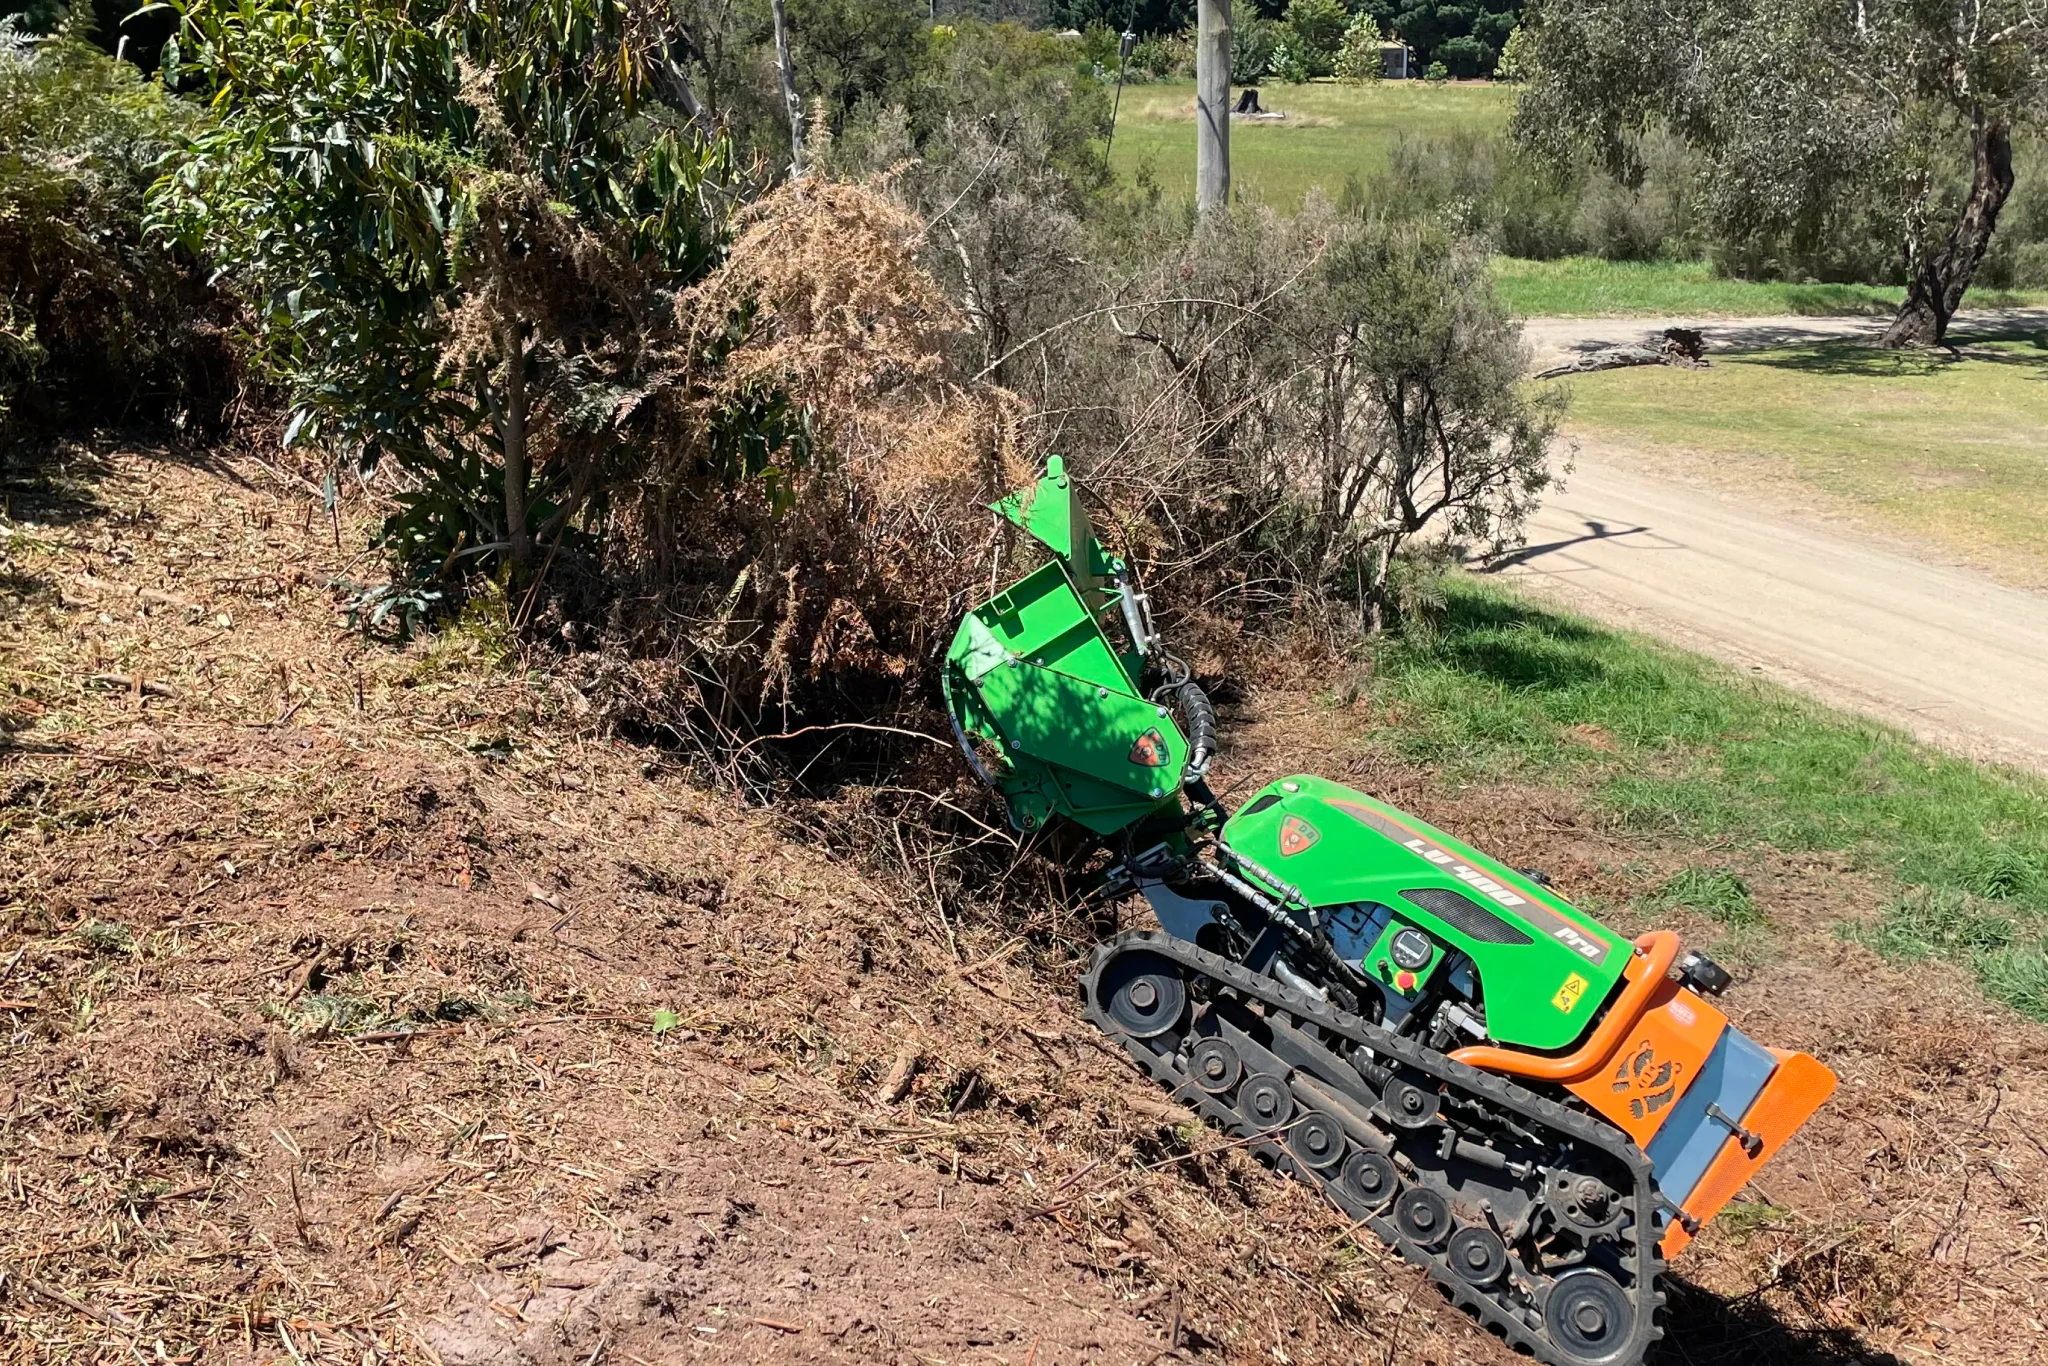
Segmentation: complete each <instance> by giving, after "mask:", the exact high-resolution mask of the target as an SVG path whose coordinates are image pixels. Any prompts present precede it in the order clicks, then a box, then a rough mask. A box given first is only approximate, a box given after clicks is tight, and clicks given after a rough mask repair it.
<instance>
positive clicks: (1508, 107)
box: [1110, 81, 1515, 212]
mask: <svg viewBox="0 0 2048 1366" xmlns="http://www.w3.org/2000/svg"><path fill="white" fill-rule="evenodd" d="M1234 95H1235V91H1234V90H1233V97H1234ZM1259 99H1260V102H1261V103H1262V104H1263V105H1264V107H1265V108H1267V109H1269V110H1278V111H1284V112H1285V113H1286V114H1287V118H1286V119H1284V120H1280V121H1276V122H1272V123H1250V122H1246V121H1245V120H1243V119H1234V120H1232V121H1231V125H1230V174H1231V188H1232V191H1233V193H1234V194H1235V195H1236V196H1237V197H1239V198H1241V199H1258V200H1263V201H1264V202H1265V203H1268V204H1271V205H1272V206H1273V207H1275V208H1277V209H1281V210H1283V211H1286V212H1292V211H1293V210H1294V208H1295V207H1296V206H1297V205H1299V204H1300V203H1301V197H1302V196H1303V195H1304V194H1306V193H1307V192H1308V189H1309V187H1310V186H1312V185H1320V186H1322V187H1323V189H1324V190H1325V191H1326V192H1328V194H1329V195H1330V196H1331V197H1332V198H1333V199H1334V198H1336V197H1337V196H1338V195H1339V194H1341V193H1342V192H1343V189H1344V181H1345V178H1346V177H1347V176H1352V175H1356V176H1357V177H1358V178H1359V179H1360V180H1361V181H1362V180H1364V179H1365V178H1366V177H1367V176H1369V175H1371V174H1372V173H1373V172H1374V171H1377V170H1379V169H1380V168H1381V167H1382V166H1384V165H1386V162H1387V150H1388V149H1389V148H1390V147H1392V146H1393V145H1394V143H1395V141H1396V140H1398V139H1399V138H1400V136H1401V134H1403V133H1409V132H1415V133H1448V132H1451V131H1452V130H1454V129H1458V128H1472V129H1477V130H1479V131H1481V132H1492V131H1496V130H1499V129H1504V128H1506V127H1507V123H1508V115H1509V114H1510V113H1511V112H1513V109H1514V102H1515V94H1514V90H1513V88H1512V87H1510V86H1504V85H1489V84H1487V83H1485V82H1479V81H1474V82H1462V83H1461V82H1451V83H1446V84H1442V85H1432V84H1430V83H1429V82H1427V81H1382V82H1380V83H1378V84H1376V85H1340V84H1336V83H1334V82H1318V83H1316V84H1313V85H1278V84H1274V85H1262V86H1260V87H1259ZM1110 166H1111V167H1112V169H1114V170H1115V171H1116V172H1117V173H1118V174H1120V175H1122V176H1125V177H1127V178H1128V177H1134V176H1136V175H1138V174H1139V173H1140V171H1141V169H1144V168H1149V170H1150V174H1151V175H1152V177H1153V178H1154V179H1155V180H1156V181H1157V183H1158V184H1159V186H1160V188H1161V189H1162V190H1164V191H1165V192H1166V194H1168V195H1169V196H1174V197H1179V198H1193V196H1194V193H1195V84H1194V82H1193V81H1166V82H1161V83H1160V84H1157V85H1135V86H1126V87H1125V88H1124V93H1123V108H1122V110H1121V112H1120V114H1119V115H1118V118H1117V125H1116V139H1115V141H1114V143H1113V144H1112V145H1111V148H1110Z"/></svg>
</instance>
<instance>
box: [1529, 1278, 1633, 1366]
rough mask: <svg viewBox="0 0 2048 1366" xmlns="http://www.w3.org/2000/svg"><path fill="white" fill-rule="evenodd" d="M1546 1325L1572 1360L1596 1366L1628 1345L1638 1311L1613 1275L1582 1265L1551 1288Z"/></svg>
mask: <svg viewBox="0 0 2048 1366" xmlns="http://www.w3.org/2000/svg"><path fill="white" fill-rule="evenodd" d="M1543 1326H1544V1327H1545V1328H1547V1329H1549V1330H1550V1336H1551V1339H1552V1341H1554V1342H1556V1343H1557V1345H1558V1346H1559V1347H1560V1348H1562V1349H1563V1350H1564V1351H1565V1353H1567V1354H1568V1355H1569V1356H1571V1357H1572V1358H1573V1360H1575V1361H1582V1362H1585V1363H1587V1366H1597V1364H1598V1363H1600V1362H1602V1361H1606V1360H1607V1359H1609V1358H1610V1357H1612V1356H1614V1355H1615V1354H1616V1353H1618V1352H1620V1351H1622V1350H1623V1349H1624V1348H1625V1347H1626V1346H1627V1345H1628V1341H1629V1337H1630V1334H1631V1333H1632V1332H1633V1330H1634V1328H1635V1310H1634V1309H1632V1308H1631V1307H1630V1306H1629V1302H1628V1295H1627V1294H1626V1293H1624V1292H1623V1290H1622V1288H1621V1287H1620V1286H1618V1285H1616V1284H1615V1283H1614V1278H1613V1277H1612V1276H1609V1275H1608V1274H1607V1273H1606V1272H1604V1271H1599V1270H1596V1269H1595V1268H1593V1267H1590V1266H1588V1267H1580V1268H1579V1269H1578V1270H1576V1271H1567V1272H1565V1273H1564V1275H1562V1276H1559V1277H1558V1278H1557V1284H1555V1285H1553V1286H1552V1287H1551V1288H1550V1299H1549V1300H1548V1302H1546V1303H1545V1304H1544V1306H1543Z"/></svg>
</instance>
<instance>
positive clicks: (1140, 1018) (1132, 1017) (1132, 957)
mask: <svg viewBox="0 0 2048 1366" xmlns="http://www.w3.org/2000/svg"><path fill="white" fill-rule="evenodd" d="M1097 991H1098V992H1099V993H1100V995H1101V1000H1102V1008H1103V1010H1104V1011H1106V1012H1108V1014H1109V1017H1110V1019H1112V1020H1114V1021H1116V1023H1117V1027H1118V1028H1119V1029H1121V1030H1123V1031H1124V1032H1125V1033H1126V1034H1129V1035H1130V1036H1131V1037H1132V1038H1134V1039H1152V1038H1157V1037H1158V1036H1159V1035H1161V1034H1164V1033H1166V1031H1168V1030H1169V1029H1172V1028H1173V1027H1174V1026H1175V1025H1177V1024H1179V1023H1180V1017H1181V1015H1182V1014H1183V1013H1184V1012H1185V1011H1186V1010H1187V1006H1188V987H1187V983H1186V981H1184V980H1183V979H1182V977H1181V975H1180V970H1179V969H1178V968H1176V967H1175V966H1174V965H1173V964H1172V963H1170V962H1168V961H1167V960H1166V959H1164V958H1161V957H1159V956H1158V955H1157V954H1150V953H1132V954H1126V955H1125V956H1124V957H1122V958H1120V959H1118V960H1117V961H1116V963H1115V964H1113V965H1112V966H1111V968H1110V971H1109V973H1108V974H1107V976H1106V977H1105V978H1104V980H1103V981H1102V983H1101V985H1100V986H1099V987H1097Z"/></svg>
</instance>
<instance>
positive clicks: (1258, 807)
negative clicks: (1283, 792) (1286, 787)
mask: <svg viewBox="0 0 2048 1366" xmlns="http://www.w3.org/2000/svg"><path fill="white" fill-rule="evenodd" d="M1278 805H1280V794H1279V793H1277V792H1268V793H1267V794H1266V795H1265V796H1263V797H1261V798H1259V799H1258V800H1257V801H1255V802H1253V803H1252V804H1251V805H1250V806H1247V807H1246V808H1245V809H1244V813H1243V814H1245V815H1247V816H1256V815H1258V814H1259V813H1260V812H1261V811H1264V810H1265V809H1266V808H1267V807H1269V806H1278Z"/></svg>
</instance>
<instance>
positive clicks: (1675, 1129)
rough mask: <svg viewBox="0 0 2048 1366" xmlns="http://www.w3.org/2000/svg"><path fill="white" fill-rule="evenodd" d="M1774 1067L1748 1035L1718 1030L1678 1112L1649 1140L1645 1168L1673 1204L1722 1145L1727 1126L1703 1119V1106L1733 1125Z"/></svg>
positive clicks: (1694, 1183)
mask: <svg viewBox="0 0 2048 1366" xmlns="http://www.w3.org/2000/svg"><path fill="white" fill-rule="evenodd" d="M1777 1068H1778V1060H1777V1059H1776V1058H1775V1057H1772V1056H1771V1053H1770V1050H1768V1049H1766V1048H1764V1047H1763V1046H1762V1045H1761V1044H1759V1043H1757V1042H1756V1041H1755V1040H1754V1039H1751V1038H1750V1037H1749V1036H1748V1035H1746V1034H1743V1033H1741V1032H1740V1031H1738V1030H1737V1029H1735V1027H1734V1026H1732V1025H1731V1026H1729V1027H1728V1028H1726V1029H1724V1030H1722V1031H1721V1037H1720V1040H1719V1041H1718V1042H1716V1043H1715V1044H1714V1051H1713V1052H1712V1053H1709V1054H1708V1055H1707V1061H1706V1064H1705V1066H1703V1067H1701V1068H1700V1074H1699V1075H1698V1076H1697V1077H1694V1078H1693V1082H1692V1085H1691V1086H1688V1087H1687V1088H1686V1089H1685V1094H1684V1095H1683V1096H1682V1097H1680V1098H1679V1101H1678V1108H1677V1109H1675V1110H1673V1111H1672V1112H1671V1117H1670V1118H1669V1119H1667V1120H1665V1121H1664V1123H1663V1124H1662V1126H1660V1127H1659V1128H1658V1130H1657V1133H1656V1136H1655V1137H1653V1138H1652V1139H1651V1140H1650V1152H1649V1157H1650V1167H1651V1169H1652V1170H1653V1171H1654V1172H1655V1173H1656V1176H1657V1185H1658V1188H1659V1189H1661V1190H1662V1191H1663V1192H1664V1194H1665V1196H1666V1198H1668V1199H1669V1200H1670V1201H1671V1202H1672V1203H1673V1204H1678V1205H1682V1204H1684V1203H1685V1201H1686V1198H1687V1197H1688V1196H1690V1195H1691V1194H1692V1188H1693V1187H1694V1186H1697V1185H1698V1184H1699V1183H1700V1178H1701V1177H1702V1176H1705V1175H1706V1174H1707V1167H1708V1166H1709V1165H1711V1164H1712V1162H1713V1160H1714V1158H1715V1156H1716V1155H1718V1154H1719V1153H1720V1151H1721V1145H1722V1144H1723V1143H1726V1142H1727V1141H1728V1126H1727V1125H1725V1124H1723V1123H1722V1122H1721V1121H1720V1120H1718V1119H1709V1118H1708V1117H1707V1107H1708V1106H1709V1105H1713V1104H1716V1103H1718V1104H1719V1105H1720V1107H1721V1113H1722V1114H1724V1115H1727V1116H1728V1117H1729V1118H1731V1119H1735V1120H1738V1121H1739V1120H1740V1119H1741V1118H1742V1116H1743V1115H1745V1114H1747V1113H1748V1112H1749V1107H1750V1103H1751V1102H1752V1101H1754V1100H1755V1099H1756V1097H1757V1093H1758V1092H1759V1091H1762V1090H1763V1089H1764V1083H1765V1082H1767V1081H1769V1080H1770V1079H1771V1073H1772V1072H1774V1071H1776V1070H1777Z"/></svg>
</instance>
